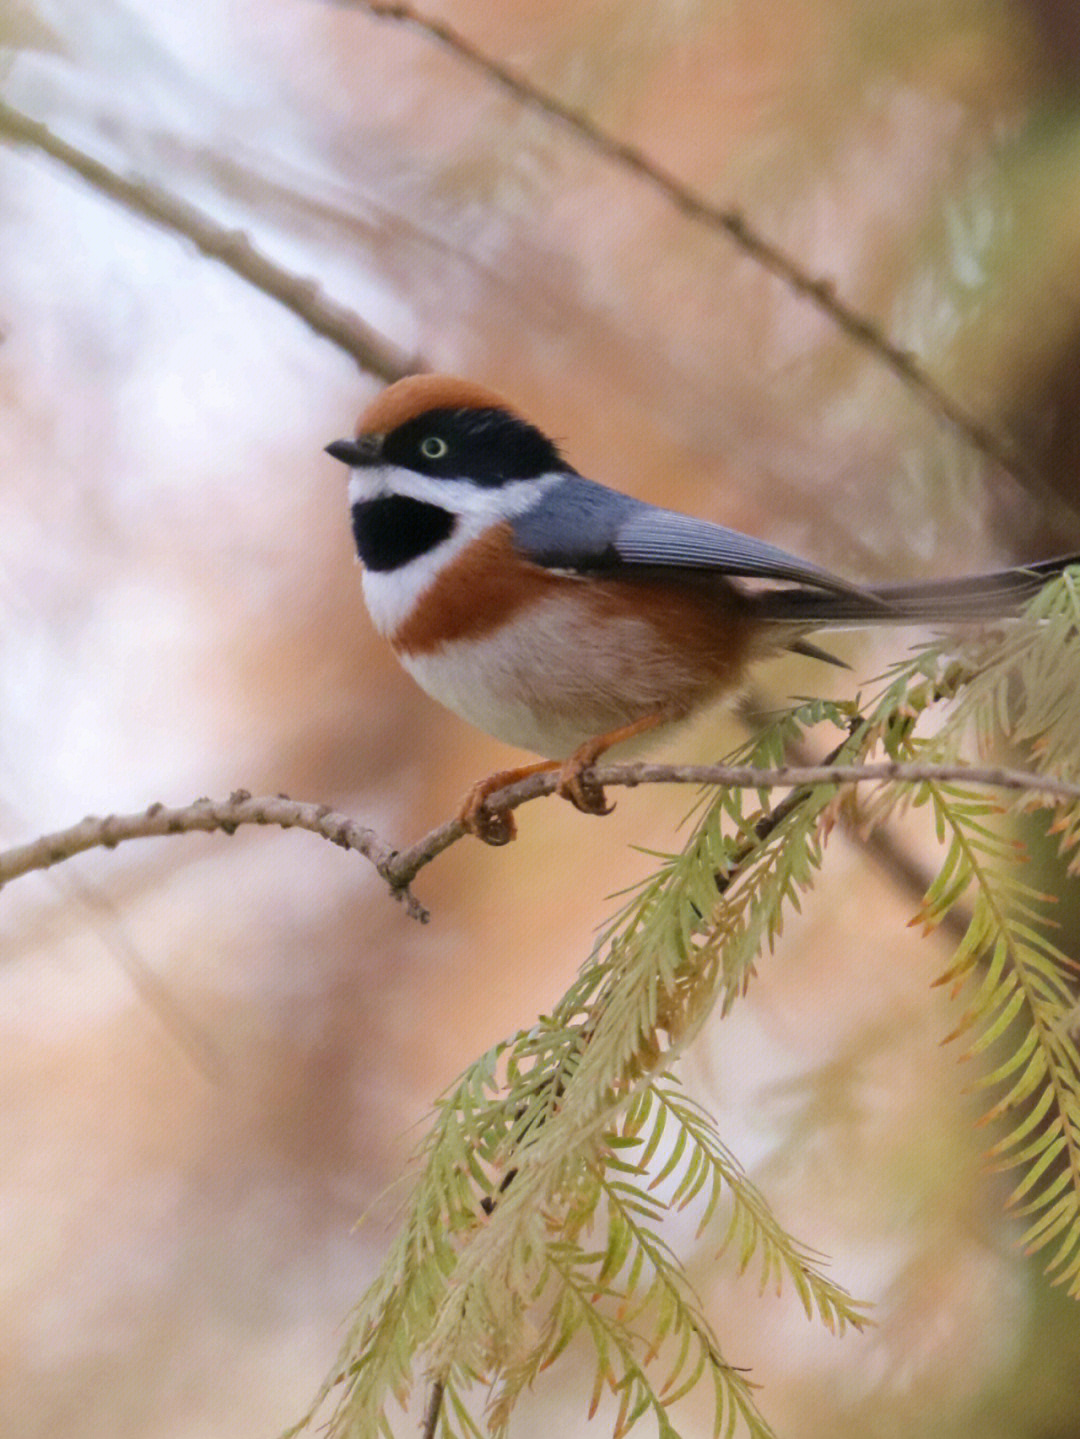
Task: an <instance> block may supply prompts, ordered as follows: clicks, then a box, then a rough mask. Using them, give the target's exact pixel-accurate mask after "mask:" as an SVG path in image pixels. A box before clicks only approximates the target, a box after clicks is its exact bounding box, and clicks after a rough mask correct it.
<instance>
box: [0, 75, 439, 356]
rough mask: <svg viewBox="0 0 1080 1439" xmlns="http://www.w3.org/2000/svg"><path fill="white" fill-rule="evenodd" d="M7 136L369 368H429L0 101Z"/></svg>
mask: <svg viewBox="0 0 1080 1439" xmlns="http://www.w3.org/2000/svg"><path fill="white" fill-rule="evenodd" d="M0 137H2V138H6V139H8V140H10V141H11V142H12V143H13V144H16V145H22V146H25V147H27V148H29V149H32V150H37V151H39V152H40V153H41V154H44V155H48V156H49V157H50V159H52V160H55V161H57V162H58V163H59V164H61V165H63V166H64V167H65V168H66V169H68V170H70V171H71V172H72V174H75V175H78V176H79V177H80V179H82V180H85V181H86V183H87V184H88V185H90V186H92V188H93V189H94V190H96V191H97V192H98V193H99V194H101V195H104V196H105V197H106V198H107V199H110V200H114V201H115V202H116V203H117V204H119V205H123V206H124V207H125V208H126V209H128V210H130V211H131V212H132V213H133V214H136V215H140V216H142V218H143V219H144V220H149V221H150V222H151V223H152V224H154V225H158V226H160V227H161V228H162V229H164V230H168V231H170V232H171V233H173V234H176V235H182V236H183V237H184V238H185V239H187V240H190V241H191V243H192V244H193V245H194V246H195V247H196V249H197V250H198V251H199V252H200V253H201V254H203V255H206V256H207V257H208V258H210V259H212V260H217V261H218V262H219V263H220V264H222V265H224V266H225V267H226V268H227V269H229V270H231V271H232V272H233V274H235V275H238V276H239V277H240V278H241V279H242V280H245V281H246V282H247V283H248V284H249V285H251V286H253V287H254V288H255V289H257V290H261V291H262V293H263V294H265V295H269V296H270V297H271V298H272V299H274V300H277V301H278V303H279V304H281V305H284V306H285V308H286V309H287V310H290V311H291V312H292V313H293V314H294V315H296V317H297V318H298V319H300V320H302V321H303V322H304V324H305V325H307V326H308V328H309V329H311V330H314V332H315V333H316V334H317V335H321V336H322V337H323V339H326V340H329V341H330V343H331V344H332V345H336V346H337V348H338V349H339V350H343V351H344V352H345V354H347V355H351V356H352V358H353V359H354V360H355V361H356V363H357V365H359V367H360V368H361V369H362V370H365V371H366V372H367V373H368V374H372V375H377V376H378V377H379V378H380V379H382V380H387V381H390V380H399V379H401V377H402V376H403V375H407V374H410V373H412V372H413V371H415V370H418V369H422V368H423V365H422V363H421V362H420V361H419V360H418V359H417V357H416V356H410V355H407V354H406V353H405V351H404V350H402V349H400V348H399V347H398V346H397V345H394V344H393V343H392V342H391V341H390V340H388V339H386V338H385V336H383V335H380V334H379V333H378V331H376V330H374V329H372V327H371V326H370V325H368V324H366V323H365V322H364V321H363V320H362V319H361V318H360V316H359V315H357V314H356V313H355V312H354V311H353V310H349V309H347V308H346V307H345V306H344V305H338V304H336V303H335V302H334V301H333V300H330V299H328V298H327V297H326V296H325V295H324V294H323V292H322V289H321V287H320V286H319V284H318V283H317V282H316V281H315V280H308V279H304V278H302V277H300V276H298V275H294V274H293V273H292V272H291V271H289V270H286V269H285V268H284V267H283V266H281V265H278V264H275V262H274V261H273V260H271V259H269V258H268V257H267V256H266V255H264V254H263V253H262V251H261V250H258V249H256V247H255V246H254V245H253V244H252V243H251V241H250V240H249V239H248V237H247V235H245V234H244V232H243V231H242V230H227V229H224V228H223V227H222V226H220V225H218V224H217V223H216V222H215V221H214V220H212V219H211V218H210V216H209V215H207V214H206V213H205V212H204V211H202V210H199V209H197V208H196V207H195V206H194V205H190V204H188V202H187V201H186V200H181V199H179V198H178V197H177V196H175V195H171V194H169V192H168V191H166V190H162V189H160V188H159V187H158V186H156V185H151V184H149V183H148V182H146V181H145V180H139V179H135V178H132V177H128V176H125V175H119V174H117V172H116V171H115V170H110V169H109V167H108V166H107V165H103V164H102V163H101V162H100V161H99V160H95V159H94V158H93V157H92V156H90V155H87V154H86V153H85V152H84V151H82V150H79V149H77V148H76V147H75V146H74V145H69V144H68V142H67V141H66V140H61V139H60V138H59V136H57V135H54V134H53V132H52V131H51V130H50V129H49V128H48V126H47V125H43V124H41V123H40V122H39V121H37V120H32V119H31V118H30V116H28V115H24V114H23V113H22V111H20V110H16V109H14V108H13V107H12V106H10V105H7V104H5V103H4V101H3V100H0Z"/></svg>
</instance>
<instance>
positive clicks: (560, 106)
mask: <svg viewBox="0 0 1080 1439" xmlns="http://www.w3.org/2000/svg"><path fill="white" fill-rule="evenodd" d="M334 3H336V4H339V5H344V6H346V7H347V8H349V9H354V10H362V11H364V12H365V13H366V14H368V15H370V16H371V17H372V18H373V19H376V20H391V21H395V22H397V23H398V24H401V25H407V26H410V27H411V28H413V29H415V30H419V31H421V32H422V33H423V34H424V35H426V36H427V37H428V38H429V39H431V40H434V41H436V42H437V43H438V44H440V45H442V46H444V47H445V48H446V49H447V50H449V51H451V53H452V54H454V55H455V56H456V57H457V58H458V59H459V60H461V61H463V62H464V63H465V64H466V65H468V66H470V67H471V68H472V69H474V70H477V71H479V72H480V73H481V74H483V75H484V76H486V78H487V79H489V80H491V81H492V82H493V83H494V84H496V85H498V86H499V88H500V89H502V90H504V91H505V92H506V93H507V94H509V95H511V96H513V98H514V99H515V100H517V101H518V103H519V104H521V105H524V106H526V107H527V108H529V109H531V110H535V111H538V112H539V113H540V114H542V115H546V116H548V118H549V119H552V120H555V121H557V122H558V123H560V124H562V125H565V126H567V128H568V129H570V130H571V131H572V132H573V133H574V134H575V135H576V136H577V137H578V139H579V140H581V141H582V143H583V144H585V145H586V146H587V147H588V148H589V149H590V150H592V151H593V152H594V153H595V154H598V155H600V156H601V157H602V158H603V159H605V160H607V161H609V162H611V163H613V164H616V165H619V166H621V167H622V168H623V169H624V170H628V171H629V172H630V173H631V174H633V175H636V176H637V177H638V178H639V179H641V180H644V181H645V182H646V183H647V184H648V185H650V186H651V187H652V188H653V189H654V190H656V191H658V192H659V193H660V194H661V195H663V196H664V197H665V198H666V199H667V200H669V201H670V202H671V204H673V205H674V206H675V208H676V209H677V210H679V211H680V212H681V213H682V214H684V215H686V216H688V217H689V218H690V219H691V220H694V221H696V222H698V223H699V224H702V225H704V226H706V227H707V228H708V229H711V230H714V231H720V232H722V233H724V234H726V235H727V237H728V238H729V239H730V240H732V241H733V242H734V243H735V245H737V246H738V248H739V249H740V250H742V252H743V253H744V254H746V255H749V256H750V258H751V259H752V260H754V261H755V262H756V263H757V264H759V265H761V266H762V267H763V268H764V269H766V270H768V271H769V273H770V274H772V275H775V276H776V277H777V278H778V279H779V280H781V281H782V282H783V283H784V284H785V285H786V286H787V287H788V289H790V290H791V291H792V292H793V293H794V294H796V295H798V296H799V297H800V298H801V299H804V300H808V301H809V302H810V304H812V305H813V306H814V307H815V308H816V309H817V310H818V311H820V312H821V313H822V314H823V315H826V316H827V317H828V318H829V320H831V321H832V323H833V324H834V325H835V326H836V327H837V328H838V329H839V330H841V331H842V332H843V334H845V335H846V336H847V337H848V339H849V340H851V341H852V342H853V343H854V344H856V345H858V346H859V347H860V348H861V349H864V350H866V351H868V352H869V353H870V354H872V355H873V356H875V357H876V358H877V359H878V360H879V361H880V362H881V363H882V364H883V365H885V366H886V368H888V369H889V370H891V371H892V373H893V374H894V375H896V376H897V378H898V379H899V380H901V381H902V382H903V384H905V385H906V386H907V387H908V388H909V389H910V390H911V391H912V393H914V394H915V395H917V396H918V397H919V399H920V400H921V401H922V402H923V403H924V404H925V405H927V406H928V408H929V409H930V410H932V411H933V412H934V413H935V414H937V415H938V416H939V417H940V418H941V419H943V420H945V421H946V422H947V423H948V424H949V425H951V426H952V427H953V428H954V429H955V430H956V431H957V432H958V433H959V434H961V435H963V436H964V438H965V439H966V440H967V441H968V443H969V444H970V445H971V446H972V447H973V448H974V449H975V450H977V451H978V452H979V453H980V454H981V455H983V456H984V457H985V458H986V459H988V460H990V461H992V462H993V463H994V464H996V465H998V466H1000V468H1001V469H1002V470H1004V472H1005V473H1006V474H1007V475H1009V476H1010V477H1011V478H1012V479H1014V480H1015V481H1016V482H1017V484H1019V485H1021V486H1023V487H1024V488H1025V489H1027V490H1028V491H1030V492H1031V493H1033V494H1036V495H1037V496H1038V497H1039V499H1040V501H1041V502H1042V503H1043V504H1044V505H1045V506H1046V507H1047V510H1048V511H1049V513H1050V514H1051V515H1055V516H1057V517H1059V518H1060V519H1062V520H1063V521H1064V522H1066V523H1067V527H1068V528H1075V523H1076V517H1077V511H1076V508H1075V507H1074V506H1072V505H1070V504H1068V503H1067V501H1066V500H1065V499H1064V497H1063V496H1062V495H1061V494H1059V493H1058V491H1057V490H1056V489H1055V488H1054V487H1053V486H1052V485H1051V484H1050V483H1049V482H1048V481H1047V480H1046V479H1045V477H1044V476H1043V475H1042V474H1040V473H1039V472H1038V471H1037V470H1036V469H1035V468H1034V467H1033V466H1032V465H1030V464H1029V463H1028V461H1027V459H1026V458H1025V456H1024V454H1023V452H1022V451H1021V449H1020V447H1019V445H1018V444H1017V443H1016V442H1015V441H1013V440H1012V439H1010V438H1008V437H1007V436H1005V435H1001V434H999V433H998V432H997V431H996V430H995V429H994V428H993V427H992V426H991V425H988V424H986V423H984V422H983V421H982V420H980V419H979V418H978V417H977V416H976V415H974V414H972V413H971V412H970V411H969V410H967V409H966V408H965V407H964V406H963V405H962V404H960V402H959V401H958V400H956V399H954V398H953V397H952V396H951V395H949V394H948V393H947V392H946V391H945V390H944V389H942V387H941V386H940V385H939V384H938V383H937V382H936V381H935V380H934V379H933V378H932V377H931V376H930V375H929V374H927V372H926V371H925V370H924V369H923V368H922V365H921V363H920V361H919V359H918V357H917V356H916V355H914V354H913V353H912V352H911V351H910V350H905V349H903V348H902V347H901V346H900V345H898V344H896V343H895V341H893V340H890V339H889V337H888V335H887V334H886V333H885V331H884V329H883V328H882V327H881V325H879V324H878V323H877V322H876V321H874V320H871V319H869V318H868V317H867V316H866V315H864V314H862V313H861V312H860V311H858V310H857V309H855V308H854V306H852V305H850V304H848V302H847V301H845V300H842V299H841V298H840V297H839V295H838V294H837V292H836V285H835V282H834V281H833V280H831V279H829V278H827V277H823V276H820V275H812V274H810V273H809V272H808V271H807V270H805V269H804V268H803V267H802V265H800V264H799V263H798V261H797V260H795V259H793V258H792V257H791V256H790V255H788V254H787V253H786V252H785V251H784V250H782V249H781V248H780V246H779V245H776V244H774V243H773V242H772V241H771V240H768V239H766V238H765V236H764V235H763V234H761V233H760V232H759V231H758V230H756V229H755V228H754V226H753V225H751V224H750V222H749V221H748V220H747V218H746V216H745V215H744V214H743V213H742V211H741V210H738V209H735V208H734V207H733V206H725V205H717V204H714V203H713V202H712V201H711V200H708V199H706V198H705V197H704V196H703V195H700V194H699V193H698V192H697V191H696V190H694V189H693V188H692V187H691V186H689V185H687V184H686V183H685V182H684V181H682V180H680V179H679V178H678V177H677V176H676V175H674V174H673V173H672V172H671V171H670V170H668V169H666V168H665V167H664V166H663V165H661V164H659V163H658V162H657V161H655V160H652V159H650V158H649V156H648V155H647V154H646V153H645V151H644V150H642V149H640V148H639V147H638V146H636V145H631V144H629V143H628V142H627V141H625V140H620V139H619V138H618V136H616V135H614V134H612V133H611V132H610V131H608V130H605V129H604V127H603V126H602V125H600V124H599V123H598V122H597V121H596V120H594V119H593V118H592V116H591V115H589V114H588V113H587V112H586V111H585V110H582V109H579V108H578V107H576V106H574V105H569V104H567V103H566V102H565V101H563V100H560V99H559V98H558V97H557V96H555V95H552V94H550V93H549V92H548V91H546V90H543V89H541V88H540V87H539V86H538V85H535V84H534V83H533V82H532V81H531V80H530V79H528V77H527V76H525V75H523V74H522V73H521V72H520V71H519V70H516V69H513V68H512V67H511V66H509V65H506V64H504V63H503V62H502V61H500V60H496V59H494V58H493V57H492V56H490V55H488V54H486V53H485V52H484V51H483V50H481V49H480V48H479V47H478V46H477V45H474V44H473V43H472V41H471V40H468V39H466V38H465V37H464V36H463V35H461V34H460V33H459V32H458V31H457V30H455V29H454V28H453V27H452V26H450V25H448V24H446V22H445V21H442V20H437V19H434V18H432V17H431V16H428V15H423V14H421V13H420V11H418V10H415V9H414V8H413V7H412V6H411V5H408V4H403V3H397V0H334Z"/></svg>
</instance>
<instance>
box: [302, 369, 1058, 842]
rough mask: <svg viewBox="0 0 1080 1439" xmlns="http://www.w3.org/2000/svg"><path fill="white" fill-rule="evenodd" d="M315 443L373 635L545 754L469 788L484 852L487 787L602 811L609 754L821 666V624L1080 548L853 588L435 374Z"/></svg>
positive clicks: (930, 596) (961, 606)
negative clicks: (605, 475)
mask: <svg viewBox="0 0 1080 1439" xmlns="http://www.w3.org/2000/svg"><path fill="white" fill-rule="evenodd" d="M326 448H327V452H328V453H329V454H330V455H332V456H333V457H334V459H336V460H340V461H342V463H344V464H346V465H348V466H349V469H350V476H349V502H350V505H351V509H352V528H353V535H354V536H355V539H356V548H357V552H358V554H359V558H360V562H361V564H362V565H363V571H364V572H363V589H364V598H365V600H366V602H367V607H368V610H369V611H370V613H371V618H372V620H373V621H374V624H375V628H376V629H377V630H378V631H379V633H380V634H382V635H384V636H385V637H386V638H387V639H388V640H389V641H390V644H391V645H392V647H393V649H394V652H395V653H396V655H397V657H398V659H399V660H400V661H401V663H402V664H403V665H404V666H405V668H406V669H407V670H408V671H409V673H410V674H411V675H412V676H413V678H414V679H415V680H416V681H417V683H418V684H419V685H420V686H421V688H423V689H425V690H426V691H427V692H428V694H430V695H432V696H433V697H434V698H435V699H437V700H439V701H440V702H441V703H442V704H444V705H446V707H447V708H448V709H451V710H453V711H454V712H455V714H458V715H460V716H461V717H462V718H463V719H466V720H468V721H469V722H470V723H471V724H474V725H476V726H477V727H478V728H479V729H482V730H486V731H487V733H489V734H491V735H494V736H496V738H498V739H501V740H505V741H507V742H508V743H510V744H513V745H517V746H519V747H520V748H522V749H526V750H531V751H533V752H534V753H536V754H540V755H544V756H545V759H544V760H543V761H541V762H540V763H539V764H532V765H526V766H523V767H522V768H520V769H517V770H504V771H500V772H499V773H498V774H494V775H490V776H488V777H487V778H486V779H485V780H482V781H481V782H480V783H479V784H477V785H474V786H473V788H472V789H471V790H470V791H469V794H468V795H467V796H466V799H465V801H464V803H463V806H462V810H461V818H462V820H463V822H464V824H465V825H466V827H467V828H468V829H470V830H471V831H472V832H473V833H475V834H478V835H480V836H481V837H482V838H487V839H489V840H490V841H491V842H493V843H494V842H505V840H506V839H508V838H512V837H513V822H512V817H511V816H510V815H509V814H505V815H502V816H498V815H494V816H493V815H492V814H491V813H490V811H489V810H488V809H487V807H486V800H487V798H488V796H489V795H490V794H492V793H493V792H494V791H495V790H497V789H499V788H502V787H503V786H504V785H506V784H509V783H511V782H512V781H513V780H515V779H519V778H522V777H523V776H524V775H526V774H530V773H534V772H536V771H537V770H541V769H542V770H553V769H557V770H559V783H558V789H559V792H560V793H561V794H562V795H564V796H565V797H566V798H568V799H570V800H572V801H573V802H574V803H575V804H576V805H577V806H578V807H579V808H581V809H584V810H587V811H590V812H603V809H604V802H603V796H602V794H600V793H599V791H598V790H597V789H596V787H595V785H592V784H590V783H589V781H588V777H587V771H588V769H589V767H590V766H591V765H592V764H594V763H595V761H596V760H597V758H598V757H599V756H600V755H601V754H603V753H604V751H605V750H607V749H609V748H610V747H611V746H612V745H616V744H620V743H622V742H624V741H627V740H630V739H633V738H635V737H636V736H639V735H642V734H644V733H646V732H647V731H649V730H653V729H656V728H657V727H659V726H660V725H664V724H667V723H669V722H671V721H673V720H677V719H680V718H682V717H684V716H685V715H687V714H689V713H690V712H691V711H692V710H694V709H696V708H698V706H700V705H702V704H705V703H707V702H709V701H711V700H714V699H715V698H717V697H718V696H720V695H722V694H724V693H725V692H726V691H729V690H731V689H733V688H734V687H736V686H737V685H738V684H739V683H740V681H741V680H742V678H743V676H744V674H745V671H746V668H747V666H748V665H749V664H750V663H751V662H752V661H754V660H757V659H761V658H763V657H765V656H767V655H771V654H775V653H777V652H778V651H781V650H784V649H788V650H796V651H799V652H801V653H804V654H810V655H814V656H816V657H818V658H820V659H826V660H828V659H830V658H831V657H830V656H829V655H827V654H825V653H824V652H823V651H821V650H819V649H817V648H816V647H815V646H814V645H812V644H810V643H809V642H808V641H807V640H806V638H805V636H806V635H807V634H808V633H810V632H812V631H814V630H819V629H824V628H829V627H833V628H838V627H846V626H852V625H861V624H868V623H869V624H884V623H893V622H903V621H908V622H911V621H915V622H924V623H928V624H939V623H945V622H949V621H963V620H977V619H982V618H985V617H987V616H993V615H997V616H1000V615H1007V614H1010V613H1013V612H1015V611H1016V610H1018V609H1019V607H1020V605H1021V604H1022V602H1023V601H1024V600H1025V599H1027V598H1028V597H1029V596H1031V595H1032V594H1034V593H1035V592H1036V591H1037V590H1038V589H1039V587H1040V586H1041V585H1043V584H1044V583H1045V582H1046V581H1047V580H1048V579H1050V578H1052V577H1053V576H1054V575H1055V574H1057V573H1058V572H1059V571H1060V570H1061V569H1063V568H1064V567H1065V566H1066V565H1067V564H1070V563H1073V562H1074V561H1077V560H1080V556H1069V557H1067V558H1062V559H1056V560H1047V561H1043V562H1041V563H1039V564H1035V565H1030V566H1026V567H1024V568H1017V569H1008V570H1000V571H998V572H996V573H993V574H984V575H975V576H970V577H968V578H964V579H953V580H942V581H931V582H929V583H916V584H890V585H880V586H875V587H874V588H871V589H864V588H861V587H859V586H857V585H853V584H849V583H848V582H847V581H845V580H842V579H839V578H838V577H837V576H835V575H832V574H830V573H829V572H828V571H827V570H824V569H820V568H819V567H818V566H817V565H814V564H811V563H810V562H808V561H806V560H800V559H797V558H796V557H795V556H793V555H789V554H786V553H785V552H784V551H783V550H781V549H777V548H776V547H775V546H774V545H770V544H767V543H766V542H765V541H764V540H759V539H755V538H754V537H752V536H750V535H743V534H740V533H739V532H738V531H737V530H729V529H726V528H724V527H723V526H721V525H715V524H710V523H708V522H707V521H705V520H699V519H694V518H692V517H691V516H689V515H683V514H678V513H676V512H675V511H673V510H665V509H660V508H658V507H657V506H655V505H649V504H645V503H644V502H642V501H641V500H635V499H632V498H631V497H630V496H629V495H624V494H620V493H619V491H617V490H611V489H607V488H606V487H605V486H604V485H600V484H597V483H595V482H594V481H593V480H587V479H584V478H583V477H582V476H581V475H579V474H578V473H577V472H576V471H575V470H574V469H573V467H572V466H571V465H570V464H569V462H568V461H567V460H566V459H564V458H563V455H562V454H561V453H560V451H559V448H558V446H557V445H556V444H555V443H554V442H553V441H552V440H550V439H549V438H548V437H547V435H545V434H544V433H543V431H541V430H539V429H538V428H537V427H536V426H535V425H532V424H530V423H529V422H528V421H527V420H525V419H523V418H522V416H520V415H519V414H518V413H517V412H516V410H514V408H513V407H512V406H511V405H510V404H509V403H508V402H507V401H506V400H504V399H502V398H500V396H498V395H496V394H493V393H491V392H490V391H489V390H486V389H483V388H481V386H479V385H475V384H472V383H470V382H468V381H465V380H457V379H452V378H449V377H447V376H442V375H416V376H411V377H410V378H408V379H404V380H399V381H398V382H397V383H396V384H393V385H391V386H390V387H389V388H388V389H386V390H384V391H383V392H382V393H381V394H380V395H378V396H377V397H376V398H375V400H374V401H373V402H372V403H371V404H370V405H369V406H368V408H367V409H366V410H365V411H364V412H363V414H362V415H361V416H360V420H359V424H358V426H357V430H356V438H355V439H351V440H335V441H334V442H333V444H330V445H328V446H327V447H326ZM755 581H756V582H759V583H758V584H756V585H754V584H753V583H747V582H755ZM761 582H764V583H761ZM583 776H584V778H583Z"/></svg>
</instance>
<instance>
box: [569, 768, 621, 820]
mask: <svg viewBox="0 0 1080 1439" xmlns="http://www.w3.org/2000/svg"><path fill="white" fill-rule="evenodd" d="M555 793H556V794H559V795H561V796H562V797H563V799H568V800H569V801H570V803H571V804H572V805H573V806H574V808H575V809H579V810H580V811H581V813H582V814H610V813H611V811H612V810H613V809H614V808H615V806H614V804H608V800H607V795H606V794H605V793H604V790H603V787H602V786H601V785H599V784H597V782H596V777H595V776H594V774H593V772H592V758H591V756H590V757H588V758H586V759H579V758H578V756H577V755H571V756H570V758H569V759H568V760H567V761H566V763H565V764H564V765H563V767H562V769H561V770H560V771H559V779H558V783H557V784H556V785H555Z"/></svg>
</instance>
